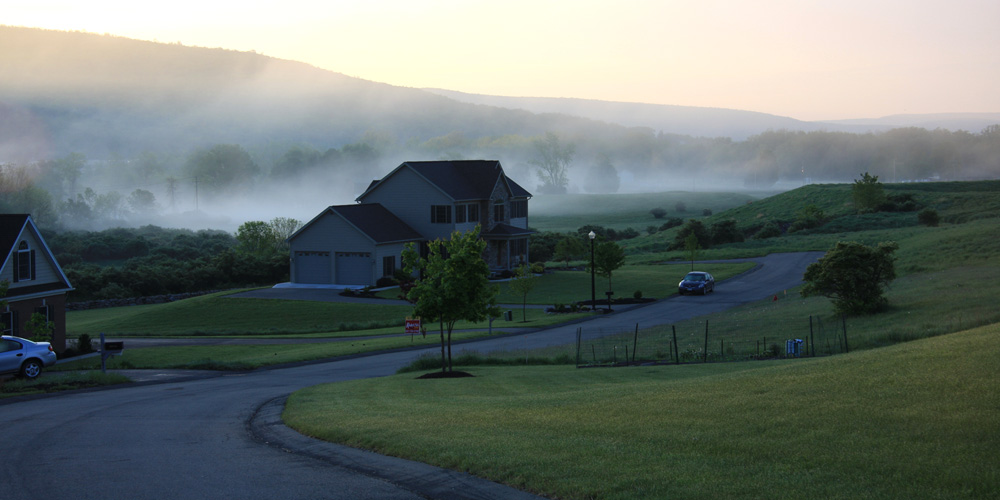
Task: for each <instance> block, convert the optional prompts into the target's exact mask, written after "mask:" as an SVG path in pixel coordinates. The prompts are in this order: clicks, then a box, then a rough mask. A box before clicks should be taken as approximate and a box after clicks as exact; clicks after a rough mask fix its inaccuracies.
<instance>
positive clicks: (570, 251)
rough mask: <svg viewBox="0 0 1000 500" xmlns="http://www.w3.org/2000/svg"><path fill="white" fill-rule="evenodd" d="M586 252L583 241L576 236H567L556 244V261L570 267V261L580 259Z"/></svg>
mask: <svg viewBox="0 0 1000 500" xmlns="http://www.w3.org/2000/svg"><path fill="white" fill-rule="evenodd" d="M586 251H587V248H586V247H585V246H584V244H583V240H581V239H580V238H578V237H576V236H566V237H564V238H563V239H561V240H559V243H556V248H555V259H556V260H558V261H563V262H565V263H566V267H569V261H571V260H576V259H579V258H580V257H582V256H583V254H584V253H586Z"/></svg>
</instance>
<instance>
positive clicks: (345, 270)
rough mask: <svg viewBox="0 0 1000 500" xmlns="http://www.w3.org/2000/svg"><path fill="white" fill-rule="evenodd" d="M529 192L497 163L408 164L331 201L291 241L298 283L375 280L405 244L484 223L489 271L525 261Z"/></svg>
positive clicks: (393, 265)
mask: <svg viewBox="0 0 1000 500" xmlns="http://www.w3.org/2000/svg"><path fill="white" fill-rule="evenodd" d="M530 198H531V193H529V192H528V191H526V190H525V189H524V188H522V187H521V186H520V185H518V184H517V183H516V182H514V181H513V180H511V179H510V178H508V177H507V176H506V175H505V174H504V171H503V167H501V165H500V162H498V161H495V160H461V161H416V162H405V163H403V164H401V165H399V166H398V167H396V168H395V169H394V170H393V171H392V172H389V174H388V175H386V176H385V177H383V178H382V179H379V180H375V181H372V183H371V184H370V185H369V186H368V189H366V190H365V192H364V193H362V194H361V195H360V196H358V198H357V199H356V201H357V202H358V204H356V205H338V206H331V207H328V208H327V209H326V210H324V211H323V212H322V213H320V214H319V215H317V216H316V217H315V218H313V219H312V220H311V221H309V222H308V223H307V224H306V225H305V226H303V227H302V228H301V229H299V230H298V231H297V232H296V233H295V234H293V235H292V236H291V237H290V238H289V240H288V241H289V244H290V247H291V281H292V283H296V284H337V285H350V286H369V285H374V284H375V282H376V281H378V279H379V278H380V277H382V276H391V275H392V274H393V272H394V271H395V270H396V269H397V268H399V267H400V266H401V260H400V256H401V254H402V250H403V246H404V245H405V244H407V243H410V242H415V243H426V242H428V241H433V240H435V239H447V238H448V237H450V235H451V233H452V232H454V231H468V230H471V229H473V228H474V227H475V226H476V225H477V224H479V225H481V227H482V233H481V237H482V238H483V239H484V240H486V242H487V249H486V255H484V256H483V258H484V259H486V261H487V263H489V265H490V269H491V270H492V271H494V272H502V271H508V270H512V269H514V268H516V267H517V266H519V265H520V264H521V263H527V262H528V236H529V235H530V234H531V232H532V231H530V230H529V229H528V200H529V199H530Z"/></svg>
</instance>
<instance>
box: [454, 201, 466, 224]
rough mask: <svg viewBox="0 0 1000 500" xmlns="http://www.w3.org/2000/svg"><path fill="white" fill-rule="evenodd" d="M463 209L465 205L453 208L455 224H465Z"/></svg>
mask: <svg viewBox="0 0 1000 500" xmlns="http://www.w3.org/2000/svg"><path fill="white" fill-rule="evenodd" d="M465 207H466V205H458V206H456V207H455V223H456V224H461V223H463V222H465Z"/></svg>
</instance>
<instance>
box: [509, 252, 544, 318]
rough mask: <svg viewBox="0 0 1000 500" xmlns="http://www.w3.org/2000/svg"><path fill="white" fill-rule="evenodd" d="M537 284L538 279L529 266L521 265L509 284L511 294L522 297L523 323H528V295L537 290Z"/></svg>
mask: <svg viewBox="0 0 1000 500" xmlns="http://www.w3.org/2000/svg"><path fill="white" fill-rule="evenodd" d="M537 283H538V277H537V276H535V275H534V274H533V273H532V272H531V268H530V267H528V265H527V264H521V267H518V268H517V272H516V273H515V275H514V279H512V280H510V281H509V282H508V283H507V286H509V287H510V291H511V292H513V293H514V294H516V295H520V296H521V321H522V322H526V321H528V294H529V293H531V291H532V290H534V289H535V285H536V284H537Z"/></svg>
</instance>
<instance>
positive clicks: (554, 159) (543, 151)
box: [529, 132, 576, 194]
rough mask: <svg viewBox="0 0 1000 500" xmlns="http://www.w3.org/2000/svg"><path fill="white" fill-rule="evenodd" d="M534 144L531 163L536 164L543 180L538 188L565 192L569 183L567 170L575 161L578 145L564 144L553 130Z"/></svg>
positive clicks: (556, 192)
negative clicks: (574, 156)
mask: <svg viewBox="0 0 1000 500" xmlns="http://www.w3.org/2000/svg"><path fill="white" fill-rule="evenodd" d="M532 145H533V146H534V150H535V156H534V157H533V158H532V159H531V160H529V163H531V164H532V165H534V166H535V168H536V169H537V173H538V178H539V179H541V181H542V185H541V186H539V187H538V190H539V191H541V192H543V193H550V194H558V193H565V192H566V186H567V185H569V177H567V174H566V170H567V169H568V168H569V163H570V162H571V161H573V155H574V153H575V152H576V146H575V145H574V144H573V143H568V144H563V143H562V142H561V141H560V140H559V136H558V135H556V134H555V133H553V132H547V133H546V134H545V138H540V139H535V140H534V141H533V142H532Z"/></svg>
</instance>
